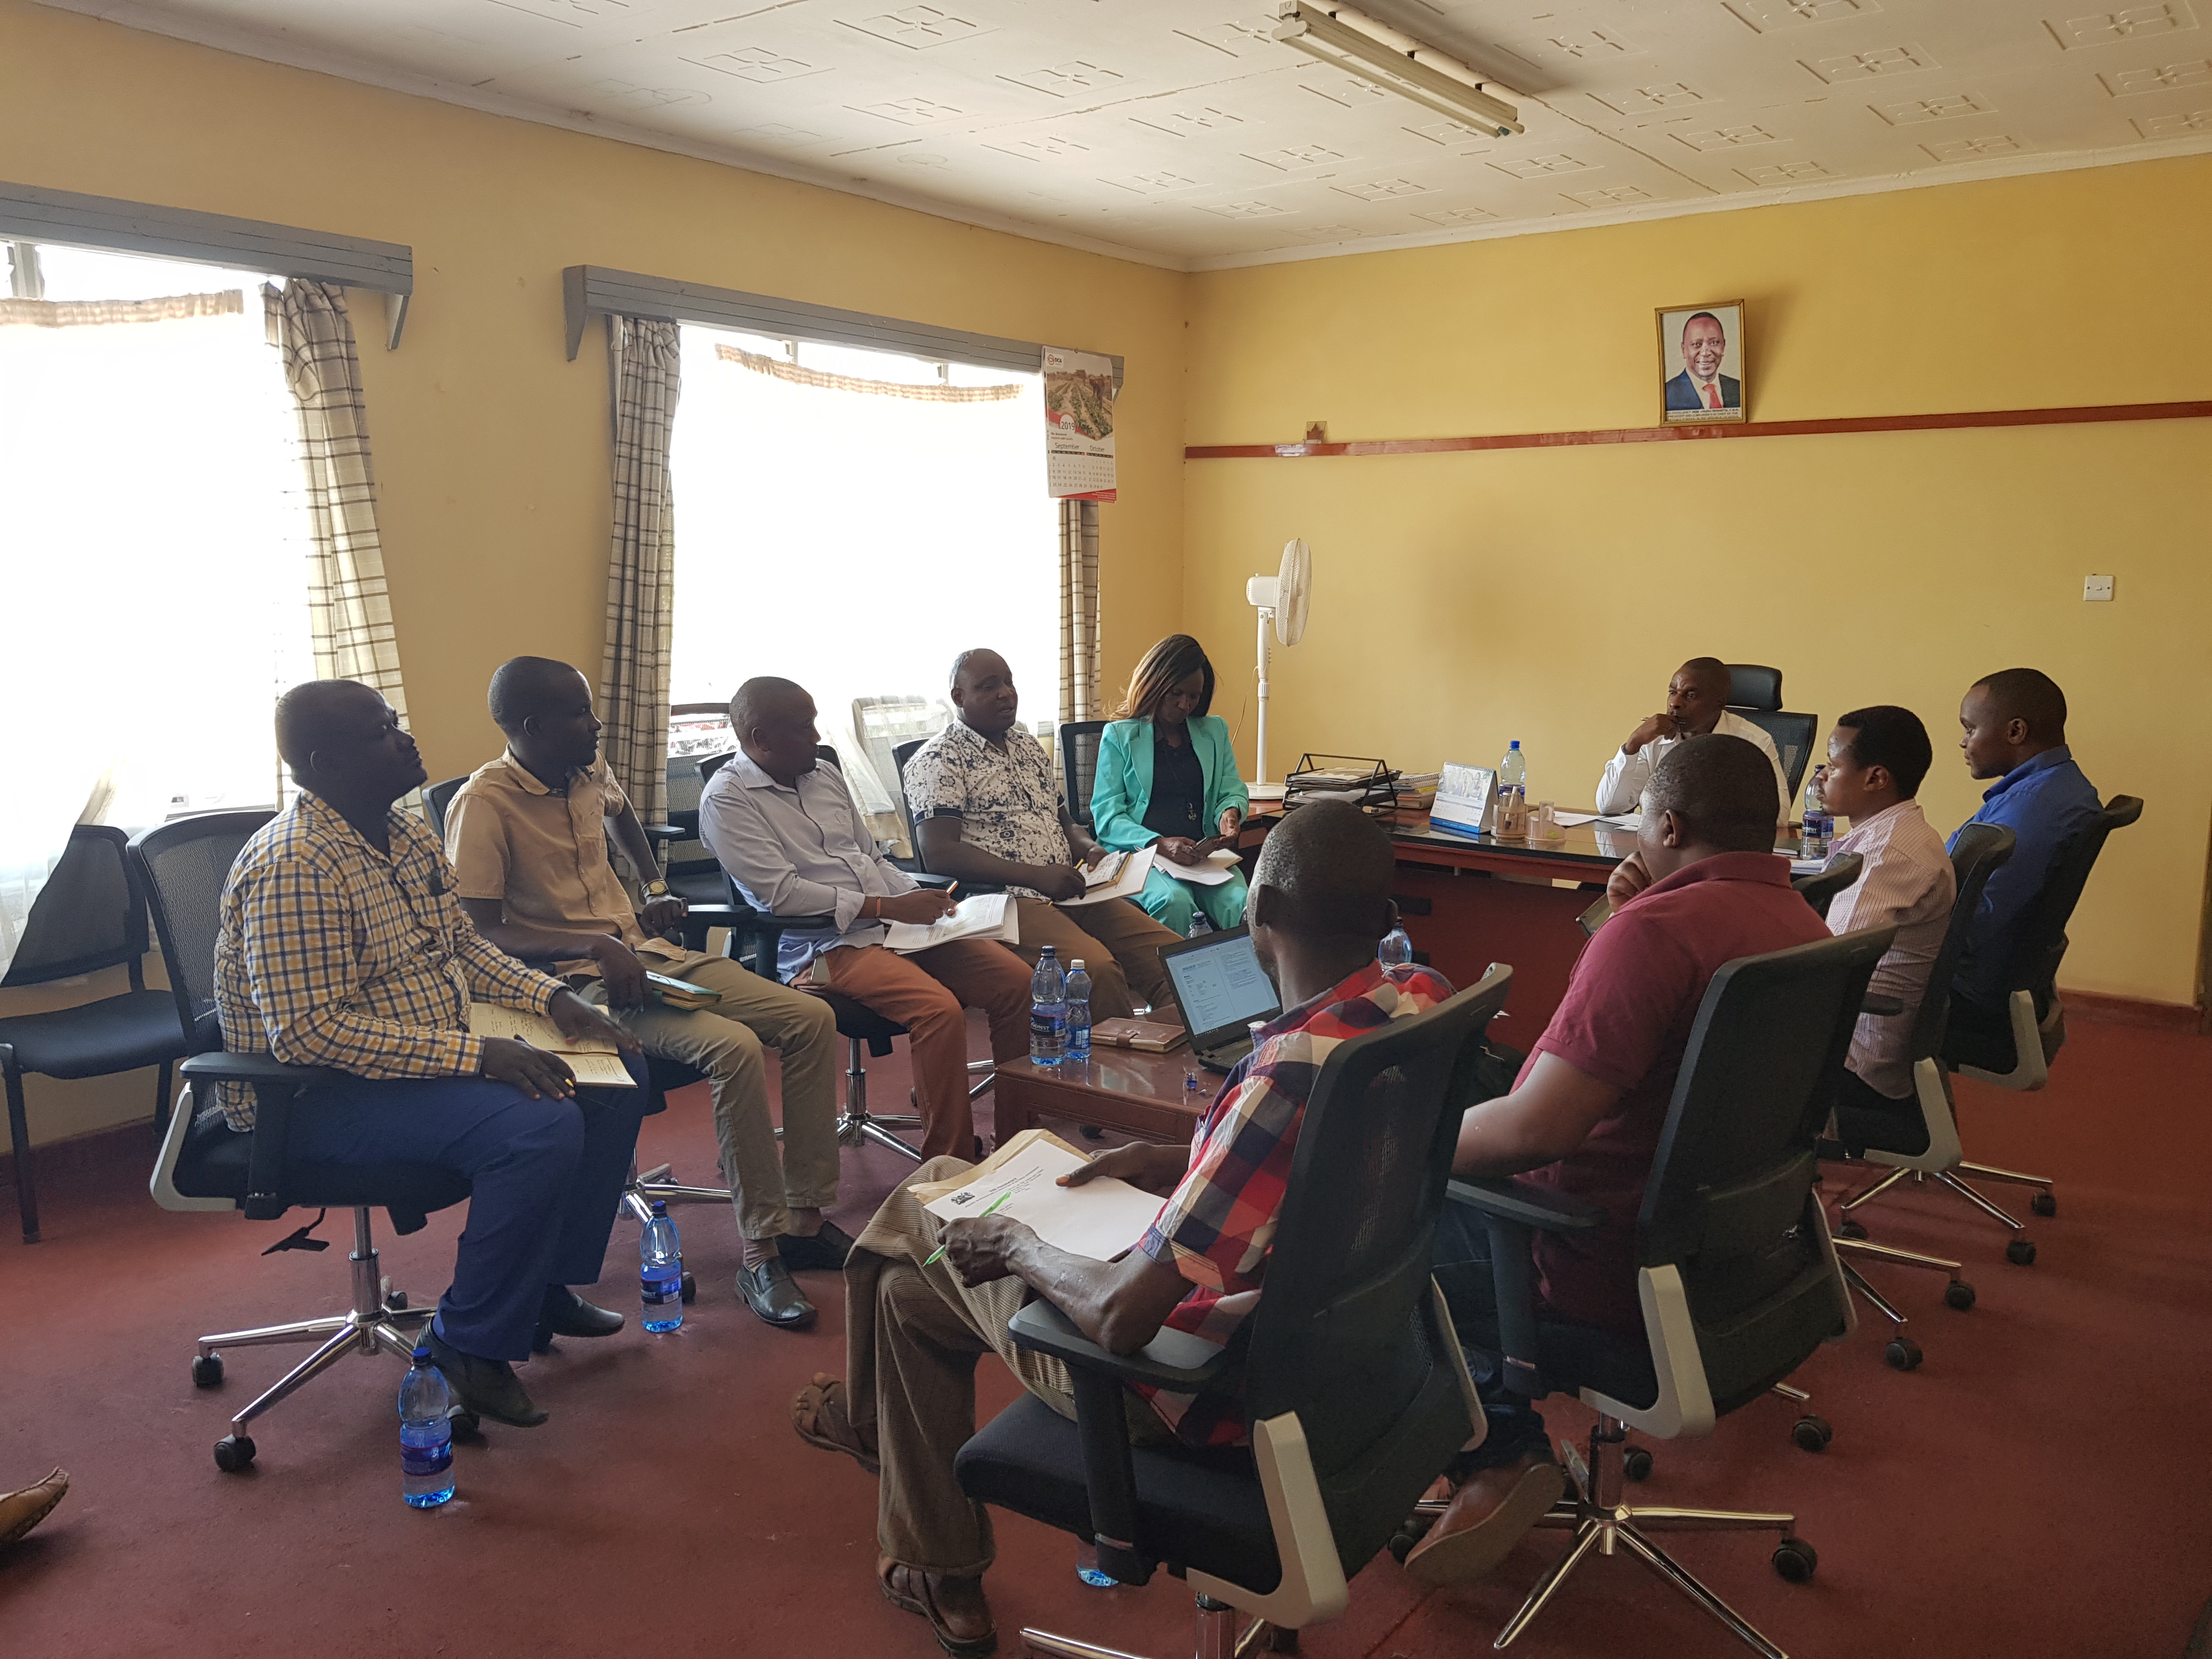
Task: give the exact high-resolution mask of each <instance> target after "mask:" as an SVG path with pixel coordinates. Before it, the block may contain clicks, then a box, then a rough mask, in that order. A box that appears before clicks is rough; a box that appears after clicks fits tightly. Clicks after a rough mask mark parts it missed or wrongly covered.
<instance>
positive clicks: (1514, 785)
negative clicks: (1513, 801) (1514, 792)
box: [1498, 738, 1528, 794]
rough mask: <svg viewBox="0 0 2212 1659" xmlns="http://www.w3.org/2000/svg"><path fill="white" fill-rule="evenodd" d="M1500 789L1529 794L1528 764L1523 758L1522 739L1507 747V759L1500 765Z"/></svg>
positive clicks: (1499, 763) (1517, 739) (1514, 740)
mask: <svg viewBox="0 0 2212 1659" xmlns="http://www.w3.org/2000/svg"><path fill="white" fill-rule="evenodd" d="M1498 787H1499V788H1501V789H1518V790H1520V791H1521V792H1522V793H1524V794H1525V793H1528V761H1527V760H1526V759H1525V758H1523V757H1522V753H1521V739H1520V738H1514V739H1513V741H1512V742H1511V743H1510V744H1507V745H1506V749H1505V758H1504V760H1502V761H1500V762H1498Z"/></svg>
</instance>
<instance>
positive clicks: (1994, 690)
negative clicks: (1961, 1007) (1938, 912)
mask: <svg viewBox="0 0 2212 1659" xmlns="http://www.w3.org/2000/svg"><path fill="white" fill-rule="evenodd" d="M1959 725H1960V738H1959V747H1960V749H1961V750H1965V751H1966V769H1967V770H1968V771H1969V772H1971V773H1972V775H1974V776H1975V777H1977V778H1995V779H1996V780H1997V781H1996V783H1994V784H1992V785H1991V786H1990V789H1989V792H1988V793H1986V794H1984V796H1983V797H1982V807H1981V811H1978V812H1976V813H1975V814H1974V816H1973V817H1971V818H1969V819H1967V820H1966V823H2001V824H2002V825H2003V826H2004V827H2005V828H2006V829H2009V830H2011V831H2012V832H2013V835H2014V836H2015V837H2016V838H2017V840H2016V842H2015V847H2014V849H2013V855H2012V859H2011V861H2010V862H2008V863H2007V864H2005V865H2004V866H2002V867H2001V868H1999V869H1998V871H1997V872H1996V874H1995V875H1993V876H1991V877H1990V884H1989V885H1988V886H1987V887H1984V889H1983V890H1982V902H1981V906H1980V908H1979V909H1978V911H1977V913H1976V915H1975V917H1974V923H1973V927H1972V929H1971V930H1970V931H1969V932H1968V933H1967V935H1966V957H1965V960H1964V961H1963V962H1962V963H1960V967H1959V971H1958V975H1957V977H1956V978H1954V980H1953V981H1952V986H1953V988H1954V990H1955V991H1957V993H1958V994H1960V996H1963V997H1965V998H1966V1000H1968V1001H1970V1002H1973V1003H1976V1004H1978V1005H1979V1006H1981V1007H1983V1008H1985V1009H1988V1010H1990V1012H1992V1013H1996V1014H1999V1016H2000V1017H2002V1013H2001V1011H2002V1009H2003V1007H2004V1001H2005V987H2004V971H2005V962H2006V959H2007V958H2008V957H2009V956H2010V955H2011V953H2012V946H2013V940H2014V938H2015V934H2017V933H2018V932H2019V928H2020V923H2021V918H2022V917H2023V916H2024V915H2026V914H2027V907H2028V906H2029V905H2030V904H2031V903H2032V902H2033V901H2034V899H2035V896H2036V895H2037V894H2038V893H2040V892H2041V891H2042V890H2043V884H2044V883H2045V881H2047V880H2049V879H2050V877H2051V865H2052V864H2053V863H2054V862H2055V861H2056V860H2057V857H2058V846H2059V843H2060V842H2063V841H2064V840H2065V839H2066V838H2067V836H2070V835H2072V834H2074V833H2075V831H2076V830H2077V829H2087V828H2088V827H2089V826H2090V825H2091V824H2093V823H2095V822H2096V820H2097V816H2098V814H2099V813H2100V811H2103V810H2104V803H2103V802H2102V801H2100V799H2098V798H2097V791H2096V788H2095V787H2094V786H2093V784H2091V783H2090V781H2089V780H2088V779H2087V778H2086V777H2084V776H2082V775H2081V768H2080V767H2078V766H2076V765H2075V763H2074V752H2073V750H2070V749H2069V748H2068V747H2067V746H2066V694H2065V693H2064V692H2063V691H2061V690H2059V689H2058V686H2057V682H2056V681H2054V680H2053V679H2051V677H2050V676H2049V675H2048V674H2045V673H2043V672H2042V671H2039V670H2037V669H2033V668H2008V669H2004V670H2002V671H2001V672H1998V673H1995V674H1991V675H1990V676H1989V677H1988V678H1985V679H1979V680H1977V681H1975V682H1974V684H1972V686H1970V687H1968V688H1967V690H1966V700H1965V701H1964V702H1961V703H1960V705H1959ZM1960 828H1961V829H1964V828H1965V825H1963V824H1962V825H1960ZM1951 839H1952V841H1953V842H1954V843H1955V842H1957V840H1958V836H1957V835H1956V834H1955V833H1954V835H1953V836H1952V837H1951Z"/></svg>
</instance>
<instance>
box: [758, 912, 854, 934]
mask: <svg viewBox="0 0 2212 1659" xmlns="http://www.w3.org/2000/svg"><path fill="white" fill-rule="evenodd" d="M746 925H747V926H748V927H773V928H775V930H776V931H777V932H778V933H828V932H829V929H831V928H832V927H836V925H837V918H836V916H834V915H823V916H772V915H769V913H768V912H767V911H765V910H756V911H754V912H753V914H752V920H751V921H750V922H748V923H747V924H746Z"/></svg>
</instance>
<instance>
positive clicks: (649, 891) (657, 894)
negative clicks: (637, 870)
mask: <svg viewBox="0 0 2212 1659" xmlns="http://www.w3.org/2000/svg"><path fill="white" fill-rule="evenodd" d="M644 891H645V896H646V897H647V898H666V897H667V896H668V884H667V883H666V882H665V881H648V882H647V883H646V884H645V889H644Z"/></svg>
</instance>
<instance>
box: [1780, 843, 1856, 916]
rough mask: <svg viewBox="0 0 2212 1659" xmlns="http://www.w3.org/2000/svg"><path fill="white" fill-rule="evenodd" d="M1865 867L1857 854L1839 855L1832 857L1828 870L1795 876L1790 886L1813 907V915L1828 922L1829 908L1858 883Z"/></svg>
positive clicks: (1791, 879)
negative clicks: (1852, 885) (1846, 889)
mask: <svg viewBox="0 0 2212 1659" xmlns="http://www.w3.org/2000/svg"><path fill="white" fill-rule="evenodd" d="M1865 867H1866V860H1864V859H1863V858H1862V857H1860V856H1859V855H1858V854H1857V853H1837V854H1832V855H1831V856H1830V858H1829V860H1828V866H1827V868H1826V869H1825V870H1815V871H1814V872H1812V873H1811V874H1810V875H1805V876H1793V877H1792V878H1790V885H1791V886H1792V887H1794V888H1796V890H1797V893H1798V896H1800V897H1801V898H1802V899H1803V900H1804V901H1805V902H1806V903H1808V904H1809V905H1811V906H1812V907H1813V914H1814V915H1816V916H1818V917H1820V920H1821V921H1826V920H1827V919H1828V907H1829V906H1830V905H1831V904H1832V903H1834V902H1835V901H1836V895H1837V894H1838V893H1840V892H1842V891H1843V890H1844V889H1845V888H1846V887H1848V886H1850V884H1852V883H1853V882H1855V881H1857V879H1858V878H1859V872H1860V871H1862V870H1863V869H1864V868H1865Z"/></svg>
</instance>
